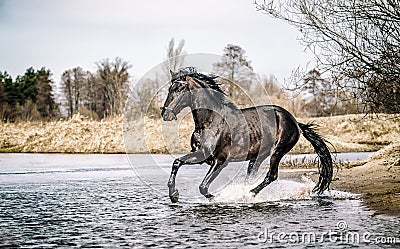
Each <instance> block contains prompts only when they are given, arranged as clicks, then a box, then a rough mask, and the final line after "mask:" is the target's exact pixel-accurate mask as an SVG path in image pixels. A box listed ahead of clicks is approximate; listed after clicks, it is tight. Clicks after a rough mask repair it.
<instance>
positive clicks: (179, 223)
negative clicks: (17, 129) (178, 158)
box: [0, 154, 400, 248]
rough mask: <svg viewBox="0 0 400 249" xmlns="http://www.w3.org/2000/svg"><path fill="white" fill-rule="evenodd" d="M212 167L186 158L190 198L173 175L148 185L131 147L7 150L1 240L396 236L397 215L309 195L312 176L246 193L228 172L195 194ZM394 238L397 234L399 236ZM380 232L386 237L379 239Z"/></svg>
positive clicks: (264, 242)
mask: <svg viewBox="0 0 400 249" xmlns="http://www.w3.org/2000/svg"><path fill="white" fill-rule="evenodd" d="M132 157H136V158H137V159H134V161H135V162H138V161H140V159H141V158H142V157H143V155H137V156H131V157H130V160H132ZM155 160H156V161H157V162H158V163H159V164H160V165H159V167H161V168H162V169H165V171H169V169H170V164H171V163H172V160H173V158H172V157H171V156H167V155H157V156H156V159H155ZM235 167H236V168H235ZM239 167H241V166H240V165H237V166H235V165H234V166H232V169H228V170H227V171H225V174H224V173H221V179H224V178H226V175H229V173H230V172H231V171H232V172H233V173H235V172H236V171H237V168H239ZM230 170H231V171H230ZM206 171H207V167H202V166H198V167H185V168H182V170H181V172H179V175H178V179H177V187H178V188H179V189H180V191H181V193H182V195H183V198H182V200H181V201H180V202H178V203H177V204H171V203H170V200H169V198H168V196H167V195H165V193H164V190H166V181H167V179H166V178H164V176H160V175H158V174H150V175H147V176H145V177H141V178H145V179H150V180H151V184H150V186H149V184H145V183H143V182H142V181H141V179H140V178H138V177H137V176H136V175H135V173H134V171H133V170H132V169H131V167H130V165H129V163H128V160H127V158H126V156H125V155H57V154H0V245H2V246H6V245H8V246H12V245H15V246H19V247H23V248H35V247H38V248H50V247H68V248H70V247H106V248H110V247H125V248H143V247H151V248H171V247H178V248H192V247H205V248H220V247H225V248H239V247H240V248H260V247H271V248H276V247H281V248H290V247H296V248H299V247H300V248H301V247H313V246H321V247H327V246H329V247H332V248H348V247H360V248H364V247H368V248H381V247H387V248H393V247H396V245H397V246H399V242H400V240H399V238H400V228H399V227H400V226H399V225H400V224H399V221H398V220H395V219H393V218H390V217H385V216H373V215H372V214H373V212H371V211H369V210H367V209H366V208H364V207H363V206H362V202H361V201H360V200H358V199H357V198H356V197H355V196H354V195H351V194H349V193H343V192H338V191H336V192H335V191H333V194H332V195H333V197H331V198H310V196H309V191H310V189H311V188H312V187H313V183H312V182H309V181H308V180H307V179H291V178H285V174H281V176H280V178H279V180H278V181H277V182H275V183H274V184H272V185H270V186H268V187H267V188H266V189H265V190H264V191H263V192H261V193H260V196H258V197H257V198H256V199H249V198H248V196H246V191H247V190H248V188H249V186H245V185H243V184H241V183H240V182H231V183H229V184H227V185H226V184H225V183H224V181H223V180H221V181H220V185H219V186H218V183H216V186H215V187H214V188H213V191H216V190H218V188H219V187H220V186H227V187H224V188H222V190H220V191H219V196H217V197H216V199H215V200H214V201H213V202H208V201H207V200H205V199H204V198H202V197H201V196H198V195H197V194H194V193H195V192H198V189H197V186H198V185H199V183H200V181H201V178H202V177H203V176H204V174H205V172H206ZM239 178H240V176H239ZM224 184H225V185H224ZM185 193H186V194H185ZM191 193H192V195H191ZM185 195H186V198H185ZM278 234H281V235H280V236H281V238H279V236H278ZM307 234H308V235H310V236H311V235H313V236H314V237H307V236H308V235H307ZM349 234H350V235H352V236H353V235H357V234H358V235H359V236H360V237H359V240H358V241H357V240H354V239H353V240H351V239H348V238H347V239H346V236H348V235H349ZM366 235H367V236H366ZM364 237H366V238H364ZM308 238H311V239H308ZM312 238H314V239H312ZM390 238H397V244H393V241H392V240H390ZM383 240H385V242H386V243H385V244H378V243H376V242H377V241H379V242H382V241H383ZM389 240H390V241H389Z"/></svg>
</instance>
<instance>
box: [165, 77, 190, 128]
mask: <svg viewBox="0 0 400 249" xmlns="http://www.w3.org/2000/svg"><path fill="white" fill-rule="evenodd" d="M189 78H190V77H189V76H187V74H186V73H185V72H183V71H182V70H179V71H178V72H176V73H174V72H172V71H171V85H170V86H169V89H168V96H167V99H166V100H165V103H164V106H163V107H161V116H162V117H163V120H164V121H171V120H176V115H177V114H178V113H180V112H181V111H182V110H183V109H184V108H185V107H187V106H189V105H190V101H191V98H190V88H189V80H193V79H189Z"/></svg>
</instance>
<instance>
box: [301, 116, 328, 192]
mask: <svg viewBox="0 0 400 249" xmlns="http://www.w3.org/2000/svg"><path fill="white" fill-rule="evenodd" d="M298 124H299V127H300V129H301V130H302V132H303V135H304V137H305V138H306V139H307V140H308V141H309V142H310V143H311V145H312V146H313V147H314V150H315V152H316V153H317V155H318V157H319V160H320V163H319V164H318V167H319V173H320V174H319V180H318V183H317V185H316V186H315V187H314V189H313V192H316V193H317V194H322V192H324V191H325V190H326V189H329V184H330V183H331V181H332V175H333V165H332V157H331V152H330V151H329V148H328V146H327V145H326V143H325V139H323V138H322V137H321V136H320V135H318V134H317V133H316V132H315V130H314V128H315V126H316V125H315V124H302V123H298Z"/></svg>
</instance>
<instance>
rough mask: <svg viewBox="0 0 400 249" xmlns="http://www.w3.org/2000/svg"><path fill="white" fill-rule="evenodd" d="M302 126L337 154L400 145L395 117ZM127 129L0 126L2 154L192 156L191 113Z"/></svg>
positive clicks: (71, 124) (109, 124) (98, 124)
mask: <svg viewBox="0 0 400 249" xmlns="http://www.w3.org/2000/svg"><path fill="white" fill-rule="evenodd" d="M299 121H300V122H303V123H307V122H314V123H316V124H318V125H319V126H320V128H319V129H318V133H319V134H321V135H323V136H324V137H325V138H326V139H327V140H328V141H329V142H330V143H332V145H333V146H334V148H332V150H336V151H338V152H355V151H374V150H378V149H379V148H381V147H382V146H384V145H388V144H391V143H392V142H394V141H400V121H399V120H398V119H393V117H392V116H391V115H378V116H376V117H364V116H362V115H345V116H335V117H326V118H314V119H299ZM122 123H123V118H122V117H117V118H113V119H106V120H102V121H93V120H90V119H88V118H85V117H83V116H81V115H75V116H74V117H73V118H72V119H70V120H60V121H52V122H19V123H0V134H2V136H1V137H0V151H1V152H38V153H39V152H40V153H51V152H60V153H125V152H126V151H128V152H130V153H185V152H187V151H189V150H190V145H189V141H190V135H191V133H192V131H193V129H194V125H193V121H192V119H191V117H190V115H189V114H188V113H186V114H182V115H181V116H180V119H179V120H178V121H174V122H163V121H162V120H160V119H151V118H145V119H142V120H139V121H131V122H128V121H125V122H124V129H122V127H123V124H122ZM124 142H125V145H126V146H124ZM125 147H126V149H125ZM312 151H313V149H312V147H311V146H310V144H309V143H308V142H307V141H306V140H305V139H304V138H301V139H300V142H299V143H298V144H297V145H296V147H295V148H294V149H293V150H292V153H310V152H312Z"/></svg>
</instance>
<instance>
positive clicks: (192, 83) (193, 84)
mask: <svg viewBox="0 0 400 249" xmlns="http://www.w3.org/2000/svg"><path fill="white" fill-rule="evenodd" d="M188 79H189V80H188V81H187V82H188V85H189V89H190V90H193V89H196V88H199V84H198V83H197V82H196V81H195V80H194V79H193V78H192V77H188Z"/></svg>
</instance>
